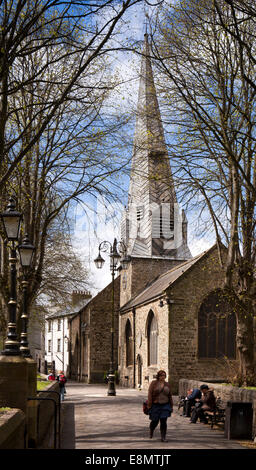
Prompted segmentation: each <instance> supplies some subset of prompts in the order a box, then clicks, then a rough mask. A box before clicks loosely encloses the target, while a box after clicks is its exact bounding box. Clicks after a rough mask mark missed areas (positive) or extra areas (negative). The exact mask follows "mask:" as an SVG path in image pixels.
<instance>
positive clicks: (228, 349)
mask: <svg viewBox="0 0 256 470" xmlns="http://www.w3.org/2000/svg"><path fill="white" fill-rule="evenodd" d="M224 356H226V357H228V358H230V359H235V357H236V317H235V314H234V312H232V309H231V307H230V305H229V303H228V301H227V300H226V299H225V296H224V294H223V293H222V292H221V291H220V290H219V291H215V292H212V293H211V294H210V295H209V296H208V297H207V298H206V299H205V300H204V302H203V303H202V305H201V307H200V310H199V314H198V357H199V358H221V357H224Z"/></svg>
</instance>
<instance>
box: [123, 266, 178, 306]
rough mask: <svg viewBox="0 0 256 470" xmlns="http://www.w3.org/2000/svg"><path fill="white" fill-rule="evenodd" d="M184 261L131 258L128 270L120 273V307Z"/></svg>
mask: <svg viewBox="0 0 256 470" xmlns="http://www.w3.org/2000/svg"><path fill="white" fill-rule="evenodd" d="M183 261H184V260H180V261H179V260H173V259H164V258H163V259H161V258H134V257H132V258H131V261H130V263H129V266H128V269H126V270H122V271H121V275H120V277H121V293H120V307H122V306H123V305H125V304H126V303H127V302H128V301H129V300H131V298H133V297H135V296H136V295H137V294H138V293H139V292H141V291H142V290H143V289H144V288H145V287H146V285H147V284H149V283H151V282H152V281H154V279H156V278H157V276H159V275H160V274H163V273H164V272H166V271H168V270H169V269H171V268H173V267H175V266H177V265H178V264H180V263H181V262H183Z"/></svg>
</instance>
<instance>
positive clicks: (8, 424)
mask: <svg viewBox="0 0 256 470" xmlns="http://www.w3.org/2000/svg"><path fill="white" fill-rule="evenodd" d="M56 392H59V384H58V383H57V382H53V383H49V386H48V387H47V388H46V389H45V391H44V392H39V393H37V395H36V398H40V399H41V400H28V407H27V416H26V414H25V413H24V412H23V411H22V410H19V409H15V408H12V409H11V410H8V411H5V412H4V413H0V449H25V448H36V449H40V448H41V449H52V448H53V447H54V436H55V431H56V441H55V443H56V448H58V445H59V423H60V421H59V419H60V415H59V399H58V398H59V393H56ZM30 398H33V397H30ZM49 398H50V399H51V400H48V399H49ZM52 400H54V403H56V409H55V404H54V403H53V401H52ZM55 411H56V428H55ZM32 418H33V419H32Z"/></svg>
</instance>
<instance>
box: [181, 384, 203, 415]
mask: <svg viewBox="0 0 256 470" xmlns="http://www.w3.org/2000/svg"><path fill="white" fill-rule="evenodd" d="M201 396H202V393H201V390H199V388H193V389H190V390H188V391H187V396H186V398H185V400H184V407H183V416H186V418H190V415H191V408H192V406H194V405H195V403H196V400H197V399H199V400H200V398H201Z"/></svg>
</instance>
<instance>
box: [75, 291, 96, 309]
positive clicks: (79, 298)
mask: <svg viewBox="0 0 256 470" xmlns="http://www.w3.org/2000/svg"><path fill="white" fill-rule="evenodd" d="M91 298H92V295H91V293H90V292H86V291H81V290H75V291H73V292H72V306H73V307H76V306H77V305H80V304H82V303H83V301H85V300H88V299H91Z"/></svg>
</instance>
